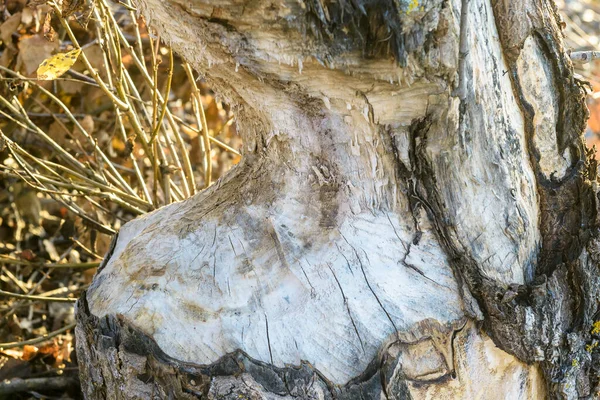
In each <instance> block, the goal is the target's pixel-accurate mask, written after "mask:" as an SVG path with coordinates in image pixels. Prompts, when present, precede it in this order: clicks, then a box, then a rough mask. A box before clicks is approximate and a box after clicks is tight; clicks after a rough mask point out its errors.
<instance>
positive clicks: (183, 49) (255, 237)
mask: <svg viewBox="0 0 600 400" xmlns="http://www.w3.org/2000/svg"><path fill="white" fill-rule="evenodd" d="M411 3H412V2H407V1H399V2H392V1H383V0H382V1H373V2H368V1H362V0H359V1H356V2H345V1H343V0H338V1H335V2H321V1H318V0H311V1H308V0H307V1H301V0H298V1H297V0H285V1H281V2H276V3H275V2H270V1H254V2H247V1H242V0H238V1H236V0H232V1H215V0H213V1H209V0H206V1H199V0H194V1H188V0H186V1H184V0H169V1H159V0H141V1H140V6H141V8H142V13H143V14H144V15H145V16H146V18H147V20H148V22H149V23H150V24H151V26H153V27H154V28H155V29H157V30H158V31H160V32H161V37H162V38H164V39H166V40H167V41H168V42H169V43H171V44H172V46H173V47H174V48H175V49H176V50H177V51H178V52H179V53H180V54H182V55H183V56H184V57H186V58H187V59H188V60H189V61H190V62H191V63H192V64H193V65H194V67H196V68H197V69H198V70H199V71H200V72H201V73H202V74H204V75H205V76H206V79H207V80H208V82H209V84H210V85H211V86H212V87H213V88H215V90H216V91H217V93H219V95H220V96H222V97H223V98H224V99H225V100H226V101H227V102H228V103H230V104H232V105H233V106H234V108H235V113H236V116H237V118H238V119H237V122H238V126H239V131H240V132H241V133H242V135H243V139H244V146H245V148H244V158H243V160H242V162H241V163H240V165H238V166H236V167H235V168H234V170H233V171H231V172H230V173H229V174H227V175H226V176H225V177H223V178H222V179H221V180H219V181H218V182H217V183H215V184H214V185H213V186H212V187H211V188H209V189H208V190H206V191H204V192H202V193H200V194H198V195H197V196H195V197H193V198H191V199H189V200H186V201H184V202H181V203H178V204H174V205H171V206H168V207H165V208H162V209H160V210H157V211H155V212H153V213H151V214H149V215H146V216H144V217H141V218H139V219H137V220H135V221H132V222H130V223H129V224H127V225H125V226H124V227H123V228H122V229H121V231H120V233H119V238H118V240H116V242H115V244H114V249H113V251H112V252H111V254H110V255H109V256H108V257H107V258H106V262H105V264H104V265H103V266H102V267H101V269H100V270H99V272H98V274H97V275H96V277H95V279H94V282H93V284H92V285H91V287H90V289H89V290H88V291H87V293H86V295H85V298H84V299H82V300H81V301H80V303H79V308H78V316H79V322H80V323H79V325H78V328H77V339H78V341H77V343H78V355H79V358H80V360H81V361H82V364H83V368H82V382H83V383H84V389H85V393H86V396H87V398H90V399H92V398H127V399H129V398H149V397H156V398H169V397H171V398H175V397H176V398H184V397H185V396H191V397H193V396H198V397H202V396H204V397H205V398H215V399H216V398H228V399H229V398H231V399H233V398H238V397H237V396H240V395H241V396H243V397H244V396H245V397H247V398H257V399H258V398H267V399H280V398H281V399H284V398H294V397H300V398H315V399H328V398H348V399H352V398H360V399H371V398H373V399H375V398H386V397H387V398H397V399H404V398H417V399H421V398H457V399H459V398H464V399H471V398H486V399H492V398H498V399H504V398H511V399H518V398H521V399H533V398H539V399H543V398H547V397H564V398H577V397H586V396H587V397H589V396H593V395H594V394H595V393H596V392H597V390H598V381H599V380H598V373H597V372H596V369H595V367H594V362H593V360H594V359H595V358H597V355H596V350H594V349H591V348H589V347H588V348H587V350H586V346H590V345H593V343H594V340H596V339H597V338H596V337H594V336H592V335H591V334H590V331H591V328H592V323H593V322H594V320H595V318H596V317H595V313H596V311H597V304H598V300H599V298H598V293H599V290H598V289H599V288H598V283H597V279H596V278H595V277H596V276H597V273H598V268H597V266H598V263H597V260H598V256H597V251H598V250H597V249H598V243H597V242H596V241H595V240H591V239H590V238H591V235H592V234H593V233H595V232H596V223H597V221H596V195H595V193H596V188H595V183H594V184H593V183H592V182H591V181H590V180H589V179H588V176H591V177H592V180H593V181H595V174H596V171H595V169H594V168H595V165H593V164H592V163H591V162H589V161H588V160H587V159H586V153H585V150H584V146H583V142H582V140H581V133H582V131H583V128H584V126H585V118H586V111H585V108H584V103H583V100H584V97H583V91H582V89H581V88H580V86H579V83H578V82H577V81H576V80H575V79H574V77H573V72H572V67H571V64H570V60H569V59H568V56H567V54H566V52H565V49H564V48H563V47H562V38H561V36H560V28H559V26H558V24H557V16H556V10H555V9H554V8H553V6H552V5H551V4H550V3H549V2H545V1H541V0H537V1H533V0H529V1H522V2H506V1H489V0H471V1H462V2H461V1H459V0H454V1H444V0H423V1H418V2H417V6H416V7H415V8H413V7H412V6H411V5H410V4H411ZM323 7H324V8H323ZM361 7H363V8H364V12H365V13H366V15H367V17H364V18H363V17H361V15H362V9H361ZM465 7H466V8H465ZM341 8H343V12H342V10H341ZM462 12H465V13H467V15H465V14H461V13H462ZM461 20H462V21H463V23H465V21H466V23H467V24H468V26H464V25H463V27H462V28H461V25H460V23H461ZM461 44H462V46H461ZM460 48H468V49H469V50H468V52H467V53H465V52H460V51H459V49H460ZM388 50H389V52H388ZM596 364H597V363H596ZM192 381H193V383H192ZM173 396H174V397H173Z"/></svg>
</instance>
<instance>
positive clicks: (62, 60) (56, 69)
mask: <svg viewBox="0 0 600 400" xmlns="http://www.w3.org/2000/svg"><path fill="white" fill-rule="evenodd" d="M80 53H81V49H75V50H71V51H68V52H66V53H58V54H55V55H53V56H52V57H50V58H48V59H46V60H44V61H42V63H41V64H40V66H39V67H38V69H37V77H38V79H41V80H45V81H51V80H53V79H56V78H58V77H59V76H61V75H62V74H64V73H65V72H67V71H68V70H69V69H70V68H71V67H72V66H73V64H75V61H77V57H79V54H80Z"/></svg>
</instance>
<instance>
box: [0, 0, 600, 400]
mask: <svg viewBox="0 0 600 400" xmlns="http://www.w3.org/2000/svg"><path fill="white" fill-rule="evenodd" d="M557 4H558V6H559V7H560V9H561V11H562V16H563V18H564V21H565V24H566V25H565V35H566V43H567V47H568V48H569V49H571V50H572V51H581V50H598V49H599V47H600V43H599V42H600V36H598V35H600V2H599V1H597V0H577V1H575V0H559V1H557ZM74 49H81V50H82V52H81V55H80V56H79V58H78V60H77V62H76V63H75V64H74V65H73V67H72V68H71V69H70V70H69V71H68V72H67V73H66V74H64V75H62V76H60V77H59V78H57V79H54V80H49V81H42V80H38V79H36V78H37V76H36V70H37V69H38V66H39V65H40V63H42V62H43V61H44V60H47V59H49V58H50V57H52V55H54V54H57V53H65V52H67V51H70V50H74ZM597 67H598V61H595V62H593V63H590V64H586V65H582V66H577V68H576V72H577V74H579V75H580V76H581V77H580V79H582V80H586V81H589V82H590V84H591V87H592V89H593V91H592V93H590V95H589V96H588V106H589V108H590V115H591V117H590V121H589V126H588V130H587V132H586V135H585V136H586V141H587V143H588V146H589V147H590V149H593V148H594V146H595V145H597V142H598V138H599V137H600V136H599V135H600V75H599V74H598V68H597ZM241 146H242V143H241V139H240V137H239V136H238V135H237V133H236V126H235V119H234V115H233V114H232V112H231V110H230V107H229V106H228V105H227V104H224V103H223V102H221V101H219V99H218V97H216V96H215V93H213V92H212V91H211V90H210V88H209V87H207V86H206V84H205V83H204V82H203V80H202V79H201V77H199V76H198V75H197V74H196V73H195V72H194V71H193V70H192V69H191V68H190V66H189V65H188V64H186V63H185V62H184V61H183V60H181V59H180V58H179V57H178V56H177V55H176V54H173V52H172V51H171V49H170V48H169V46H168V45H167V44H165V43H164V42H162V41H161V39H160V37H159V36H157V35H156V34H155V33H154V32H152V31H151V30H149V29H148V27H147V26H146V25H145V23H144V20H143V19H142V18H140V17H139V15H138V13H137V11H136V9H135V7H134V5H133V3H132V2H131V0H122V1H119V2H117V1H111V0H94V1H91V0H55V1H44V0H0V317H1V318H0V399H4V398H6V399H34V398H36V399H37V398H56V399H59V398H60V399H69V398H80V396H81V394H80V391H79V384H78V375H77V360H76V356H75V352H74V351H73V350H74V337H73V330H72V328H73V327H74V322H75V321H74V316H73V304H74V301H75V299H76V298H77V296H79V294H80V293H81V291H82V290H84V289H85V288H86V287H87V286H88V285H89V284H90V282H91V279H92V277H93V274H94V272H95V269H96V268H97V266H98V265H99V264H100V262H101V260H102V256H103V255H104V254H105V253H106V251H107V250H108V247H109V245H110V241H111V237H112V235H113V234H114V232H116V231H117V230H118V229H119V228H120V226H121V225H122V224H123V223H125V222H127V221H128V220H130V219H132V218H135V217H136V216H138V215H140V214H143V213H146V212H149V211H151V210H153V209H156V208H157V207H160V206H163V205H165V204H169V203H171V202H173V201H179V200H183V199H185V198H187V197H189V196H192V195H193V194H194V193H196V192H198V191H199V190H201V189H203V188H205V187H207V186H209V185H210V184H211V183H213V182H214V181H215V180H217V179H218V178H219V177H220V176H221V175H222V174H223V173H224V172H225V171H227V170H228V169H230V168H231V167H232V166H233V165H235V164H236V163H238V162H239V161H240V157H241V156H240V149H241ZM596 147H597V148H599V149H600V146H596ZM596 158H598V159H600V151H598V152H596Z"/></svg>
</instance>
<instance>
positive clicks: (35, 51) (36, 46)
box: [15, 34, 58, 76]
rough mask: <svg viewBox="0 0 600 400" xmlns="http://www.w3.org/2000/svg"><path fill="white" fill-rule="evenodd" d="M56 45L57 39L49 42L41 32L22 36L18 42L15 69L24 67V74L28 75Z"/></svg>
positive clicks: (49, 54)
mask: <svg viewBox="0 0 600 400" xmlns="http://www.w3.org/2000/svg"><path fill="white" fill-rule="evenodd" d="M57 47H58V41H55V42H49V41H48V40H46V39H45V38H44V36H43V35H41V34H38V35H33V36H27V37H24V38H23V39H21V41H20V42H19V56H18V59H17V65H16V67H15V69H17V70H21V68H22V67H24V70H25V74H26V75H28V76H29V75H30V74H32V73H34V72H35V70H36V69H37V68H38V66H39V65H40V63H41V62H42V61H44V60H45V59H46V58H48V57H50V56H51V54H52V52H53V51H54V50H55V49H56V48H57Z"/></svg>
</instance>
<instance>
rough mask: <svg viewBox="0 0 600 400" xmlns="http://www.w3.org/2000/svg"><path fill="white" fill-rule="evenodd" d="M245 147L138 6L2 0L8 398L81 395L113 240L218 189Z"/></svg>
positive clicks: (2, 273)
mask: <svg viewBox="0 0 600 400" xmlns="http://www.w3.org/2000/svg"><path fill="white" fill-rule="evenodd" d="M75 49H81V53H80V55H79V57H78V59H77V61H76V62H75V64H74V65H73V66H72V68H71V69H70V70H69V71H68V72H67V73H66V74H64V75H62V76H60V77H58V78H56V79H53V80H38V79H37V75H36V70H37V69H38V66H39V65H40V64H41V63H42V62H43V61H44V60H48V59H49V58H51V57H52V56H53V55H55V54H59V53H65V52H68V51H71V50H75ZM241 145H242V143H241V139H240V137H239V136H238V135H237V133H236V127H235V120H234V115H233V114H232V112H231V110H230V107H229V106H228V105H227V104H224V103H223V102H221V101H219V99H218V98H217V97H216V96H215V94H214V93H213V92H212V91H211V90H210V88H209V87H207V86H206V84H205V83H204V81H203V80H202V79H201V77H199V76H198V75H197V74H196V73H195V72H194V71H193V70H192V68H191V67H190V66H189V65H188V64H187V63H185V62H184V61H183V60H182V59H180V58H179V57H178V56H177V55H176V54H174V53H173V52H172V51H171V49H170V48H169V46H168V45H167V44H165V43H164V42H163V41H161V39H160V37H159V36H157V35H156V34H155V33H154V32H152V31H151V30H149V29H148V27H147V26H146V25H145V23H144V20H143V19H142V18H140V17H139V15H138V13H137V11H136V9H135V7H134V6H133V3H132V2H131V1H130V0H124V1H121V2H113V1H108V0H95V1H93V2H92V1H89V0H71V1H69V0H55V1H40V0H6V1H2V0H0V315H1V319H0V398H3V396H4V398H10V399H13V398H38V397H40V396H43V395H52V396H54V397H55V398H77V397H78V396H79V392H78V383H77V379H78V377H77V367H76V360H75V353H74V351H73V348H74V343H73V341H74V338H73V336H72V328H73V326H74V318H73V304H74V300H75V299H76V298H77V297H78V295H79V294H80V293H81V291H82V290H84V289H85V288H86V287H87V286H88V285H89V283H90V282H91V279H92V276H93V274H94V271H95V268H96V267H97V266H98V265H99V263H100V261H101V260H102V256H103V255H104V254H105V253H106V252H107V250H108V247H109V245H110V241H111V238H112V235H113V234H114V233H115V232H116V231H117V230H118V229H119V228H120V226H121V225H122V224H123V223H125V222H127V221H128V220H130V219H132V218H135V217H136V216H138V215H140V214H143V213H146V212H149V211H152V210H154V209H156V208H158V207H161V206H163V205H166V204H169V203H171V202H174V201H180V200H183V199H185V198H188V197H190V196H192V195H194V194H195V193H197V192H198V191H199V190H201V189H203V188H205V187H207V186H209V185H210V184H211V183H213V182H214V181H215V180H216V179H218V178H219V177H220V176H221V175H222V174H223V173H224V172H225V171H227V170H228V169H230V168H231V167H232V166H233V165H235V164H236V163H238V162H239V161H240V157H241V156H240V149H241ZM7 379H8V381H7ZM11 385H12V386H11ZM19 385H21V387H18V386H19ZM17 393H19V394H18V395H17Z"/></svg>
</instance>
